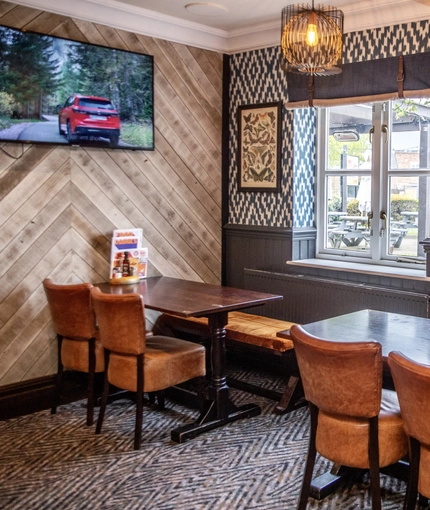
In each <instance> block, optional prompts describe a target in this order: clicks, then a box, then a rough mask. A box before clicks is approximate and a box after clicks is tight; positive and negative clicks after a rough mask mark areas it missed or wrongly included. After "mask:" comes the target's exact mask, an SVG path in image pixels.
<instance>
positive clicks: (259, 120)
mask: <svg viewBox="0 0 430 510" xmlns="http://www.w3.org/2000/svg"><path fill="white" fill-rule="evenodd" d="M281 116H282V102H281V101H278V102H273V103H264V104H256V105H241V106H239V109H238V141H239V144H238V145H239V147H238V158H237V163H238V189H239V191H269V192H280V191H281Z"/></svg>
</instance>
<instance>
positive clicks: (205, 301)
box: [97, 276, 283, 317]
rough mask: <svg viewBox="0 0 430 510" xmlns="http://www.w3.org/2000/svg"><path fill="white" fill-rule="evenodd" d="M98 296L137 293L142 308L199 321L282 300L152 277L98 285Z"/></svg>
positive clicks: (199, 283) (273, 296)
mask: <svg viewBox="0 0 430 510" xmlns="http://www.w3.org/2000/svg"><path fill="white" fill-rule="evenodd" d="M97 286H98V287H100V290H102V292H106V293H110V294H127V293H137V294H140V295H142V296H143V300H144V303H145V306H146V307H147V308H151V309H154V310H159V311H160V312H166V313H171V314H174V315H179V316H181V317H191V316H193V317H203V316H208V315H212V314H216V313H219V312H221V311H223V312H229V311H233V310H243V309H245V308H250V307H253V306H258V305H261V304H264V303H267V302H268V301H273V300H280V299H283V296H280V295H276V294H267V293H263V292H256V291H252V290H246V289H238V288H234V287H223V286H221V285H212V284H208V283H202V282H194V281H189V280H181V279H178V278H170V277H167V276H155V277H149V278H146V279H144V280H141V281H140V282H139V283H134V284H130V285H110V284H108V283H103V284H98V285H97Z"/></svg>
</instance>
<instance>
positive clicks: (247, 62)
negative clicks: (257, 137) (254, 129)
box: [229, 20, 430, 228]
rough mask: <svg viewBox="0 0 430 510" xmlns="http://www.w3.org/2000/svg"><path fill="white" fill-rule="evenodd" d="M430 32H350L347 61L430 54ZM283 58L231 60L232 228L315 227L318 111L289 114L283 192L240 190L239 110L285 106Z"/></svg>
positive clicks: (258, 55)
mask: <svg viewBox="0 0 430 510" xmlns="http://www.w3.org/2000/svg"><path fill="white" fill-rule="evenodd" d="M429 32H430V21H429V20H425V21H419V22H412V23H405V24H402V25H396V26H389V27H383V28H376V29H372V30H366V31H362V32H350V33H348V34H345V35H344V55H343V61H344V63H352V62H361V61H366V60H374V59H379V58H387V57H393V56H397V55H401V54H414V53H422V52H426V51H430V39H429V36H428V35H429ZM280 58H281V52H280V47H279V46H276V47H273V48H265V49H262V50H254V51H247V52H243V53H237V54H236V55H232V56H231V58H230V72H231V81H230V119H229V125H230V147H229V148H230V164H229V223H233V224H240V225H261V226H272V227H284V228H292V227H293V226H294V227H310V226H313V223H314V186H315V177H314V175H315V134H316V133H315V119H316V112H315V109H301V110H294V111H293V110H287V109H286V108H284V109H283V119H282V140H281V143H282V160H281V165H282V181H281V182H282V185H281V192H280V193H272V192H264V193H262V192H246V193H245V192H240V193H239V192H238V191H237V172H238V168H237V160H236V157H237V148H238V139H237V110H238V106H239V105H247V104H260V103H267V102H272V101H284V102H285V100H286V98H287V94H288V80H287V74H286V73H285V72H284V71H282V69H281V66H280ZM327 79H328V80H329V79H330V78H329V77H327Z"/></svg>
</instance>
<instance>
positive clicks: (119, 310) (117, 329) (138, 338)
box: [91, 287, 146, 355]
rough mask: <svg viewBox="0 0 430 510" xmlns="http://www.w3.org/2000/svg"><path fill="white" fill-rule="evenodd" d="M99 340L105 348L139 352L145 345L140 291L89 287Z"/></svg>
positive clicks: (128, 352)
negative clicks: (108, 291)
mask: <svg viewBox="0 0 430 510" xmlns="http://www.w3.org/2000/svg"><path fill="white" fill-rule="evenodd" d="M91 297H92V300H93V306H94V309H95V311H96V317H97V323H98V326H99V331H100V340H101V343H102V345H103V347H104V348H105V349H108V350H110V351H114V352H120V353H124V354H135V355H137V354H141V353H143V352H144V350H145V345H146V327H145V307H144V304H143V298H142V296H140V295H139V294H106V293H103V292H101V290H100V289H99V288H98V287H93V289H91Z"/></svg>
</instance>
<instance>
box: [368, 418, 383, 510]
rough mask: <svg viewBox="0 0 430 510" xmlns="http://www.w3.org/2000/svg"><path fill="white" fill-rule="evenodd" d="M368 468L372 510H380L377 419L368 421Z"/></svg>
mask: <svg viewBox="0 0 430 510" xmlns="http://www.w3.org/2000/svg"><path fill="white" fill-rule="evenodd" d="M368 448H369V467H370V490H371V493H372V510H381V482H380V479H379V444H378V417H377V416H374V417H373V418H370V419H369V446H368Z"/></svg>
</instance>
